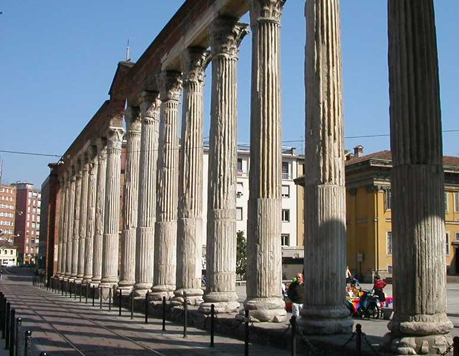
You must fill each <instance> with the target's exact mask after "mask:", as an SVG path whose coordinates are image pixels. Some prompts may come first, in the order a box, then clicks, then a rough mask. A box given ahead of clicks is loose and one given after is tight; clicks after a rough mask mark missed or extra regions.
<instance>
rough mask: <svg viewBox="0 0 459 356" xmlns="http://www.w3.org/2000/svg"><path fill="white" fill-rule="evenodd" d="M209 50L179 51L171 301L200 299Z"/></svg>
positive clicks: (198, 302)
mask: <svg viewBox="0 0 459 356" xmlns="http://www.w3.org/2000/svg"><path fill="white" fill-rule="evenodd" d="M209 59H210V53H209V52H208V51H206V50H205V49H203V48H190V49H187V50H185V52H184V53H183V54H182V68H183V109H182V137H181V150H180V167H181V169H180V175H179V206H178V223H177V278H176V288H177V290H176V291H175V292H174V294H175V298H174V303H179V304H182V303H183V301H184V298H187V301H188V302H189V303H190V304H193V305H199V304H200V303H202V302H203V299H202V295H203V291H202V288H201V270H202V265H201V259H202V199H203V198H202V190H203V157H204V148H203V144H202V143H203V139H204V137H203V118H204V113H203V90H204V72H205V70H206V67H207V65H208V63H209Z"/></svg>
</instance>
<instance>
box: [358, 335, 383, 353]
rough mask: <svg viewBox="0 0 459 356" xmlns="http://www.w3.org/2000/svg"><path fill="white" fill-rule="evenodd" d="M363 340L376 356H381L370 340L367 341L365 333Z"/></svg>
mask: <svg viewBox="0 0 459 356" xmlns="http://www.w3.org/2000/svg"><path fill="white" fill-rule="evenodd" d="M362 338H363V340H364V341H365V342H366V343H367V345H368V346H369V347H370V349H371V351H372V352H373V353H374V354H375V355H376V356H381V354H380V353H379V352H378V351H377V350H376V349H375V348H374V347H373V345H372V344H371V342H370V340H368V339H367V334H365V333H364V332H363V333H362Z"/></svg>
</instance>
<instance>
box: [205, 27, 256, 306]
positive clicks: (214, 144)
mask: <svg viewBox="0 0 459 356" xmlns="http://www.w3.org/2000/svg"><path fill="white" fill-rule="evenodd" d="M247 33H248V26H247V25H246V24H242V23H239V22H238V21H237V20H236V19H232V18H218V19H216V20H214V22H213V23H212V25H211V27H210V29H209V41H210V46H211V51H212V99H211V100H212V101H211V108H212V109H211V124H210V146H209V173H208V179H209V184H208V203H207V206H208V208H207V246H206V249H207V250H206V261H207V288H206V294H205V295H204V303H202V304H201V305H200V307H199V310H200V311H201V312H204V313H207V312H209V311H210V306H211V304H215V311H216V312H218V313H224V312H232V311H235V310H236V309H237V308H238V307H239V303H238V301H237V294H236V177H237V172H236V165H237V65H238V59H239V58H238V55H239V45H240V43H241V41H242V39H243V38H244V36H245V35H246V34H247Z"/></svg>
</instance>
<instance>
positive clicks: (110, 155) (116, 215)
mask: <svg viewBox="0 0 459 356" xmlns="http://www.w3.org/2000/svg"><path fill="white" fill-rule="evenodd" d="M123 134H124V129H123V128H122V127H113V126H111V127H109V129H108V136H107V179H106V188H105V221H104V242H103V249H102V280H101V283H100V286H101V287H110V288H111V287H112V286H113V285H114V284H117V283H118V252H119V219H120V189H121V145H122V142H123Z"/></svg>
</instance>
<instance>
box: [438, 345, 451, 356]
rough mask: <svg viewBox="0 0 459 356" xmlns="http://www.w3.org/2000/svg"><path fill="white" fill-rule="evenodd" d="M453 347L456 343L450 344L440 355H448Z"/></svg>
mask: <svg viewBox="0 0 459 356" xmlns="http://www.w3.org/2000/svg"><path fill="white" fill-rule="evenodd" d="M453 347H454V344H451V345H448V348H447V349H446V351H445V352H443V353H442V354H440V355H441V356H446V355H448V354H449V353H450V352H451V350H453Z"/></svg>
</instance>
